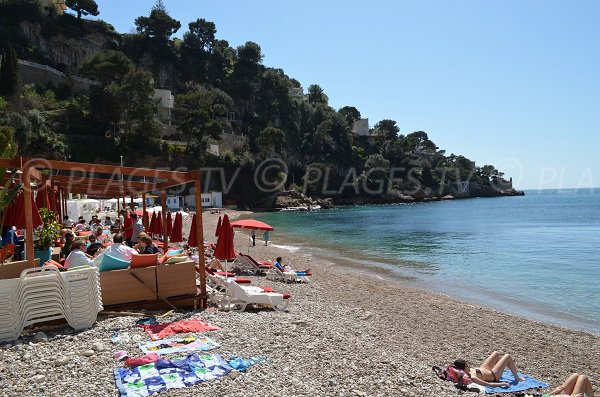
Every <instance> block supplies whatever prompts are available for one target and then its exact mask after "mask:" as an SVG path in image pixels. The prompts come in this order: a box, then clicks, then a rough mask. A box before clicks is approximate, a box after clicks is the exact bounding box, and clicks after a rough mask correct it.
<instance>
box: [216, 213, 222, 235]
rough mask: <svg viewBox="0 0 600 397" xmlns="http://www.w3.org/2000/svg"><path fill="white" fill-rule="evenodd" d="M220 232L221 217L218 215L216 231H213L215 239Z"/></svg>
mask: <svg viewBox="0 0 600 397" xmlns="http://www.w3.org/2000/svg"><path fill="white" fill-rule="evenodd" d="M220 232H221V215H219V221H218V222H217V230H215V237H219V233H220Z"/></svg>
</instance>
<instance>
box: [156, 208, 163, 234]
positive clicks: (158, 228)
mask: <svg viewBox="0 0 600 397" xmlns="http://www.w3.org/2000/svg"><path fill="white" fill-rule="evenodd" d="M162 229H163V222H162V213H161V212H160V211H159V212H158V214H156V222H154V234H159V235H161V236H162V234H163V230H162Z"/></svg>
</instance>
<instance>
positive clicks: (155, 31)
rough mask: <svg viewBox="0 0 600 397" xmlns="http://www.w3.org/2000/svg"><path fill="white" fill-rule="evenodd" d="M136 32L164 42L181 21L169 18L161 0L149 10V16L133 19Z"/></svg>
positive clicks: (175, 30)
mask: <svg viewBox="0 0 600 397" xmlns="http://www.w3.org/2000/svg"><path fill="white" fill-rule="evenodd" d="M135 26H136V29H137V32H138V33H139V34H141V35H143V36H146V37H150V38H153V39H156V40H158V41H159V42H163V43H166V42H167V41H168V40H169V38H170V37H171V36H173V35H174V34H175V33H176V32H177V31H178V30H179V28H180V27H181V23H180V22H179V21H178V20H176V19H173V18H171V16H170V15H169V13H168V12H167V10H166V8H165V6H164V5H163V3H162V1H161V0H158V1H157V2H156V4H154V6H153V7H152V9H151V10H150V16H148V17H137V18H136V19H135Z"/></svg>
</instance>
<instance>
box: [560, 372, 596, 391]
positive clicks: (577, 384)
mask: <svg viewBox="0 0 600 397" xmlns="http://www.w3.org/2000/svg"><path fill="white" fill-rule="evenodd" d="M550 395H551V396H558V397H585V396H587V397H594V391H593V390H592V383H591V382H590V380H589V379H588V377H587V376H585V375H580V374H577V373H575V374H571V376H569V377H568V378H567V380H565V381H564V383H563V384H562V385H561V386H558V387H557V388H556V389H554V390H553V391H552V392H551V393H550Z"/></svg>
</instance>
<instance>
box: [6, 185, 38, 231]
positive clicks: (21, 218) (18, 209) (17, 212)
mask: <svg viewBox="0 0 600 397" xmlns="http://www.w3.org/2000/svg"><path fill="white" fill-rule="evenodd" d="M4 214H5V216H4V225H5V226H16V228H17V229H25V228H26V227H27V224H26V223H25V192H23V191H21V192H20V193H19V194H18V195H17V197H15V199H14V200H13V201H12V202H11V203H10V205H9V206H8V207H7V208H6V210H5V211H4ZM31 215H32V216H33V227H34V228H36V227H38V226H40V225H41V224H42V218H40V213H39V212H38V208H37V205H35V200H34V199H33V193H31Z"/></svg>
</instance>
